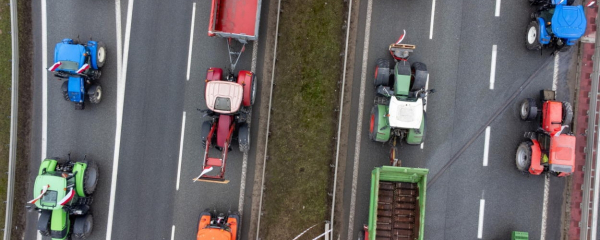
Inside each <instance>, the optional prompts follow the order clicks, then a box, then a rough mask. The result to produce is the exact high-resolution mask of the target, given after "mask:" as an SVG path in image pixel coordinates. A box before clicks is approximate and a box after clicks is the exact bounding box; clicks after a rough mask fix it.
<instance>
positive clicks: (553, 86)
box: [552, 52, 560, 97]
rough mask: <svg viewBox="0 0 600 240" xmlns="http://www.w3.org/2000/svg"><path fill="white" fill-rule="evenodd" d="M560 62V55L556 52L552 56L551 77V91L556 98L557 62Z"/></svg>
mask: <svg viewBox="0 0 600 240" xmlns="http://www.w3.org/2000/svg"><path fill="white" fill-rule="evenodd" d="M559 61H560V54H559V53H558V52H557V53H556V54H554V74H553V75H552V91H554V94H555V97H556V83H557V82H558V68H559V67H558V62H559Z"/></svg>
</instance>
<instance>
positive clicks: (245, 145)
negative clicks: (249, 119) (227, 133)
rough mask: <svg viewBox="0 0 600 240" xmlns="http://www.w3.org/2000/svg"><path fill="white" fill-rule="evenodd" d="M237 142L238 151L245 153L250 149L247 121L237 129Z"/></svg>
mask: <svg viewBox="0 0 600 240" xmlns="http://www.w3.org/2000/svg"><path fill="white" fill-rule="evenodd" d="M238 144H239V147H240V152H243V153H247V152H248V151H249V150H250V128H249V127H248V124H247V123H244V124H243V125H242V126H241V127H240V129H239V130H238Z"/></svg>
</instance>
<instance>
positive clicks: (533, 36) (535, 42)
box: [526, 19, 542, 50]
mask: <svg viewBox="0 0 600 240" xmlns="http://www.w3.org/2000/svg"><path fill="white" fill-rule="evenodd" d="M526 40H527V41H526V46H527V49H529V50H540V49H542V43H541V42H540V24H539V23H538V20H537V19H535V20H533V21H531V22H530V23H529V25H528V26H527V36H526Z"/></svg>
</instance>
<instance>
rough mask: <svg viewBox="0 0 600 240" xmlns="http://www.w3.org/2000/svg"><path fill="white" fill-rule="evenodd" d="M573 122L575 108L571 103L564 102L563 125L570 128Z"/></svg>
mask: <svg viewBox="0 0 600 240" xmlns="http://www.w3.org/2000/svg"><path fill="white" fill-rule="evenodd" d="M572 121H573V106H572V105H571V103H570V102H566V101H565V102H562V125H567V126H570V125H571V122H572Z"/></svg>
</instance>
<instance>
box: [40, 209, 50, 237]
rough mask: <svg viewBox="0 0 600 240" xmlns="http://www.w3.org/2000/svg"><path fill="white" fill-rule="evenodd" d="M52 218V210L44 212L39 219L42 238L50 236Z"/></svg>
mask: <svg viewBox="0 0 600 240" xmlns="http://www.w3.org/2000/svg"><path fill="white" fill-rule="evenodd" d="M51 217H52V211H51V210H42V212H40V217H39V218H38V224H37V229H38V231H40V234H41V235H42V236H50V218H51Z"/></svg>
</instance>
